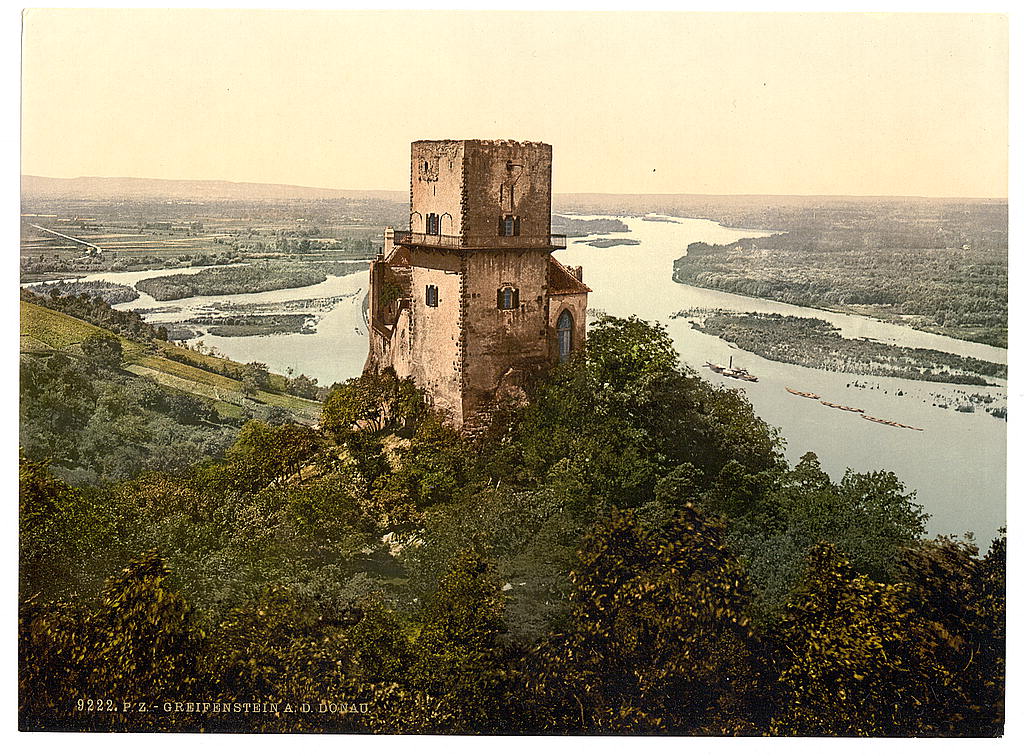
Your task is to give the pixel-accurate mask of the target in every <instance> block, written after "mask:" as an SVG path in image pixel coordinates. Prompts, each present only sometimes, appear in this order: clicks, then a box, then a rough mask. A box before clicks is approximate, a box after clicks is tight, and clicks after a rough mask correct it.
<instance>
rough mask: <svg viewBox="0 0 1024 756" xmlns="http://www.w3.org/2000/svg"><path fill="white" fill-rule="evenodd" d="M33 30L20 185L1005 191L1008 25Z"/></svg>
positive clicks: (53, 15) (877, 17)
mask: <svg viewBox="0 0 1024 756" xmlns="http://www.w3.org/2000/svg"><path fill="white" fill-rule="evenodd" d="M23 18H24V28H23V57H22V63H23V72H22V75H23V96H22V171H23V173H24V174H26V175H37V176H44V177H55V178H56V177H62V178H72V177H112V178H121V177H123V178H129V177H140V178H142V177H149V178H153V179H165V180H182V181H231V182H236V183H261V184H279V185H291V186H303V187H323V188H328V187H335V186H337V187H353V186H360V187H366V186H389V185H394V186H397V187H402V186H404V185H406V182H407V180H408V170H409V166H408V161H409V143H410V142H412V141H415V140H417V139H431V138H509V139H520V140H533V141H544V142H548V143H550V144H552V145H553V146H554V153H555V162H554V175H553V184H554V191H555V192H556V193H558V194H590V193H594V194H617V193H618V194H692V195H717V196H864V197H928V198H987V199H996V198H998V199H1003V198H1005V197H1006V196H1007V194H1008V165H1007V143H1008V139H1009V136H1008V134H1009V123H1008V120H1009V104H1008V103H1009V84H1008V81H1009V46H1008V20H1007V17H1006V16H1001V15H995V14H910V13H904V14H865V13H848V14H828V13H814V14H802V13H769V14H756V13H722V14H716V13H697V14H693V13H638V12H633V13H628V12H626V13H624V12H611V13H608V12H605V13H601V12H525V13H524V12H458V11H426V12H424V11H410V12H405V11H378V12H328V11H238V10H138V9H108V10H88V9H56V10H51V9H38V10H29V11H26V12H25V14H24V17H23ZM196 176H199V177H203V178H195V177H196ZM376 191H398V189H394V190H392V189H380V190H376Z"/></svg>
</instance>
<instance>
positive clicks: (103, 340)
mask: <svg viewBox="0 0 1024 756" xmlns="http://www.w3.org/2000/svg"><path fill="white" fill-rule="evenodd" d="M81 347H82V353H83V354H84V355H85V356H86V357H87V358H89V360H91V361H92V362H94V363H95V364H97V365H99V366H101V367H105V368H109V369H111V370H116V369H118V368H120V367H121V363H122V361H123V360H124V350H123V349H122V347H121V340H120V339H119V338H117V337H116V336H114V335H112V334H107V333H93V334H89V335H88V336H86V337H85V338H84V339H82V343H81Z"/></svg>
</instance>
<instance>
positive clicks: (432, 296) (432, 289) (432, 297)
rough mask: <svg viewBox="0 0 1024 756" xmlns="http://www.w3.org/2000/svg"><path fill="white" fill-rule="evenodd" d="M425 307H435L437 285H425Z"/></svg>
mask: <svg viewBox="0 0 1024 756" xmlns="http://www.w3.org/2000/svg"><path fill="white" fill-rule="evenodd" d="M426 299H427V307H437V287H436V286H434V285H433V284H430V285H429V286H427V297H426Z"/></svg>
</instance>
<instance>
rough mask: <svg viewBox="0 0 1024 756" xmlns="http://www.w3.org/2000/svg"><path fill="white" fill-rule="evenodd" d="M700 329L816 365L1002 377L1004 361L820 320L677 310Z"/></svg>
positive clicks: (910, 374)
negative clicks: (850, 333)
mask: <svg viewBox="0 0 1024 756" xmlns="http://www.w3.org/2000/svg"><path fill="white" fill-rule="evenodd" d="M672 317H673V318H686V319H687V320H688V321H689V322H690V325H691V326H692V327H693V328H694V329H696V330H698V331H700V332H702V333H707V334H711V335H713V336H717V337H718V338H720V339H722V340H723V341H726V342H728V343H730V344H735V345H736V346H737V347H739V348H740V349H743V350H745V351H748V352H752V353H754V354H756V355H758V356H760V357H764V358H765V359H768V360H772V361H773V362H786V363H789V364H791V365H802V366H804V367H810V368H815V369H817V370H828V371H832V372H840V373H851V374H853V375H873V376H881V377H889V378H903V379H908V380H915V381H935V382H939V383H955V384H965V385H977V386H985V385H997V384H995V383H993V382H992V381H990V380H988V379H990V378H997V379H1002V380H1005V379H1006V374H1007V368H1006V365H1000V364H998V363H994V362H988V361H986V360H978V359H974V358H971V357H962V356H960V355H956V354H950V353H948V352H940V351H937V350H934V349H920V348H912V347H902V346H896V345H893V344H883V343H880V342H877V341H874V340H871V339H848V338H844V337H843V336H841V335H840V333H839V329H838V328H836V327H835V326H833V325H831V324H830V323H827V322H826V321H824V320H819V319H816V318H801V317H794V316H791V315H778V314H767V313H758V312H744V313H734V312H727V311H724V310H707V309H690V310H681V311H679V312H677V313H675V314H674V315H673V316H672Z"/></svg>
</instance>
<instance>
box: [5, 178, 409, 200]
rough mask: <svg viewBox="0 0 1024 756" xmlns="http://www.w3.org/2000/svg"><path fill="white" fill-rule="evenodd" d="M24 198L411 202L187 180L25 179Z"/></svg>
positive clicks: (378, 195)
mask: <svg viewBox="0 0 1024 756" xmlns="http://www.w3.org/2000/svg"><path fill="white" fill-rule="evenodd" d="M21 192H22V195H23V196H24V197H37V198H47V199H59V198H61V197H67V198H70V199H121V198H123V199H153V198H157V197H159V198H170V199H191V200H282V199H302V200H306V199H338V198H348V199H379V200H387V201H390V202H408V201H409V192H408V191H389V190H375V189H324V188H318V187H311V186H293V185H290V184H257V183H251V182H236V181H198V180H197V181H193V180H187V179H147V178H105V177H98V176H82V177H79V178H72V179H66V178H48V177H46V176H22V177H21Z"/></svg>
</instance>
